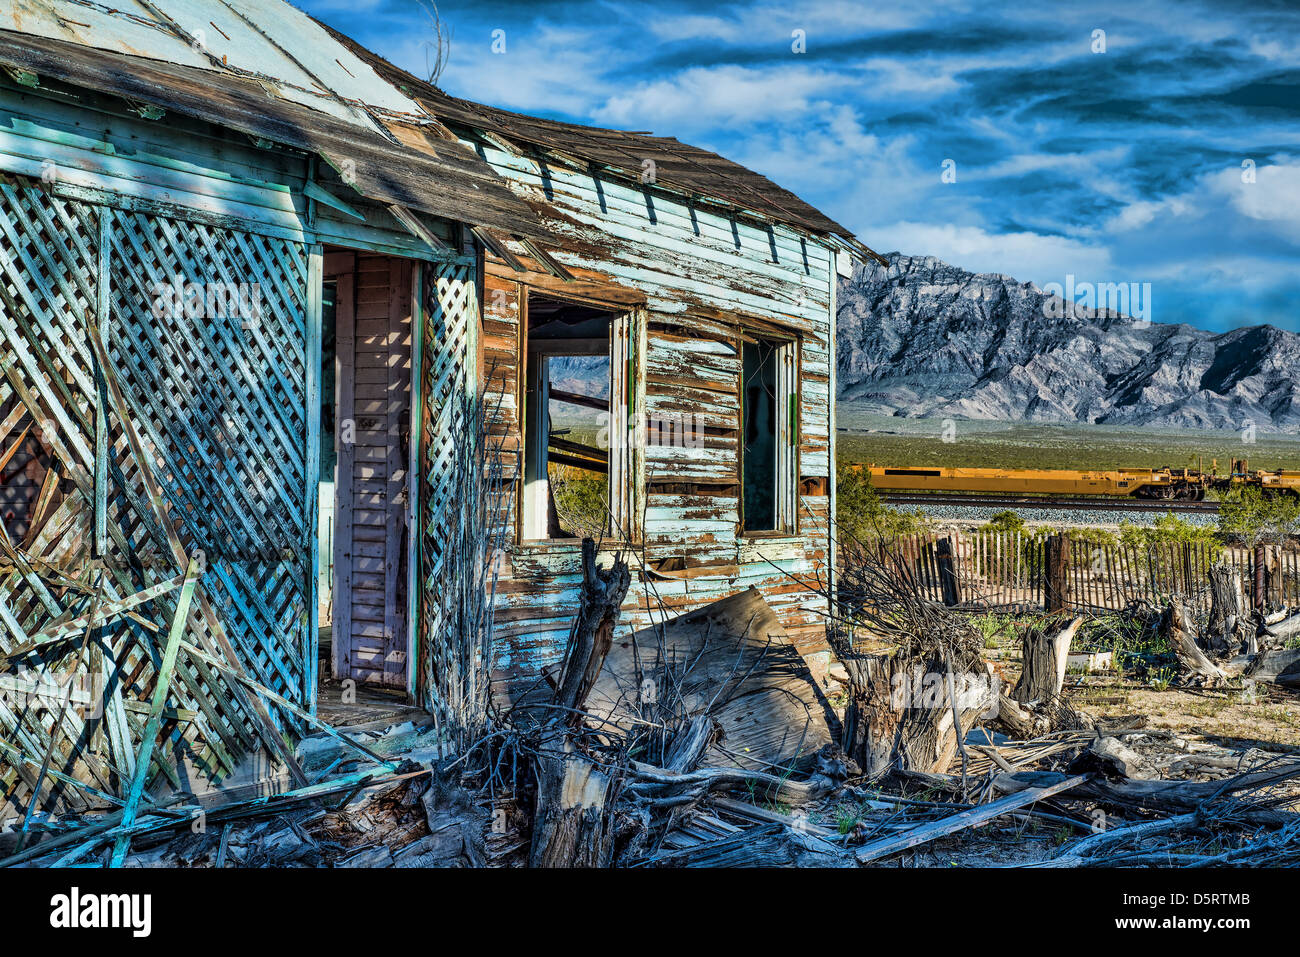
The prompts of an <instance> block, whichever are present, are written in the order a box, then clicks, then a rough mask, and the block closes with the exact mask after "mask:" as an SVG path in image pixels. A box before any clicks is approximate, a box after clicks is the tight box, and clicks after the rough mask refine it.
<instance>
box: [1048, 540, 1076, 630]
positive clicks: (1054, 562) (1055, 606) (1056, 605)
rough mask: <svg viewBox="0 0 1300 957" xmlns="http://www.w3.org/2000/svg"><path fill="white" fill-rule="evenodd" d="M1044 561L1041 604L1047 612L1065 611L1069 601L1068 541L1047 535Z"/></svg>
mask: <svg viewBox="0 0 1300 957" xmlns="http://www.w3.org/2000/svg"><path fill="white" fill-rule="evenodd" d="M1046 559H1047V575H1046V577H1045V581H1044V595H1043V604H1044V605H1045V606H1046V608H1047V611H1049V612H1054V611H1065V608H1066V605H1068V604H1069V601H1070V539H1069V538H1068V537H1066V536H1065V535H1049V536H1048V537H1047V555H1046Z"/></svg>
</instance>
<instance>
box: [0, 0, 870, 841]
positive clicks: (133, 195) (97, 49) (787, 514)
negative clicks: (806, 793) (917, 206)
mask: <svg viewBox="0 0 1300 957" xmlns="http://www.w3.org/2000/svg"><path fill="white" fill-rule="evenodd" d="M0 67H2V68H3V69H2V71H0V103H2V104H3V106H2V109H0V342H2V343H3V350H2V351H0V476H2V478H3V484H2V486H0V508H2V509H3V514H2V516H0V517H2V518H3V521H2V522H0V530H3V534H0V662H3V665H0V800H2V803H0V820H3V819H4V818H5V817H6V816H12V815H19V816H24V815H25V816H27V817H29V818H30V816H31V814H32V813H34V812H35V811H39V810H52V809H53V810H60V809H71V810H78V809H82V808H85V807H87V806H111V805H113V804H127V805H130V804H131V803H133V802H136V801H138V800H139V798H140V790H141V788H143V787H144V786H145V784H146V783H147V784H148V786H149V788H150V789H151V790H159V789H164V788H165V787H166V786H168V785H169V786H170V787H171V788H172V789H175V790H190V789H197V788H200V787H208V786H211V785H212V784H214V783H219V782H224V781H229V780H231V779H233V778H234V777H236V776H237V775H238V774H240V773H243V772H242V770H241V769H242V765H243V763H244V760H245V756H246V755H250V754H251V755H263V756H265V755H269V756H270V757H271V759H272V761H273V762H279V763H282V764H283V765H284V766H285V767H287V768H288V769H289V773H290V774H291V775H292V776H293V777H294V779H295V780H297V781H298V783H302V782H303V780H304V779H303V777H302V774H301V771H300V770H298V769H297V767H296V764H295V763H294V760H293V758H292V756H291V754H290V748H291V745H290V744H289V743H287V740H286V733H287V736H288V739H289V740H291V739H292V738H293V737H294V736H297V735H300V734H302V733H305V732H306V731H307V730H308V729H309V728H311V727H313V726H319V725H320V721H319V719H318V718H316V717H315V715H316V714H317V713H318V703H319V701H321V700H323V695H324V694H326V691H325V689H326V687H327V686H328V687H329V688H331V689H334V693H335V694H337V689H338V687H339V683H340V682H356V683H358V684H362V685H367V684H370V685H377V686H381V687H390V688H393V689H396V691H397V693H399V694H403V693H404V694H405V695H406V696H407V697H408V698H409V700H411V701H412V702H414V703H416V704H418V705H419V706H421V707H423V708H426V709H428V710H430V711H432V712H433V713H434V714H435V716H436V717H437V719H438V720H439V721H440V722H442V723H443V724H444V726H446V727H448V728H449V729H450V728H454V727H456V726H457V725H458V724H459V723H462V722H463V721H464V720H465V719H466V718H468V717H470V716H473V715H479V714H481V713H482V711H483V708H484V707H485V705H486V701H487V697H488V694H489V691H490V688H495V690H496V691H497V692H498V693H499V694H500V695H501V696H503V697H509V696H510V695H511V694H513V693H514V692H515V691H516V690H517V689H518V688H520V687H522V686H523V685H524V684H525V683H527V682H532V681H536V680H537V677H538V674H539V672H540V670H541V669H542V668H543V667H544V666H545V665H546V664H548V663H550V662H553V661H554V660H556V659H558V658H559V656H560V655H561V653H562V651H563V646H564V640H565V637H566V636H567V633H568V628H569V622H570V620H571V618H572V614H573V611H574V608H575V602H576V583H577V581H578V578H579V574H580V551H579V544H578V543H579V540H580V537H581V536H582V535H592V536H594V537H596V538H598V539H601V540H602V543H603V549H604V553H605V554H606V555H609V554H612V553H613V552H614V551H615V550H618V549H622V550H624V551H626V552H628V553H629V554H631V555H633V556H635V562H636V565H635V578H634V586H633V589H632V591H631V592H630V593H629V598H628V607H627V609H626V616H625V617H626V621H627V623H628V625H629V627H636V626H641V625H645V624H647V623H652V622H655V621H662V620H664V619H666V618H669V617H672V616H673V615H676V614H679V613H681V612H682V611H685V610H688V609H693V608H697V607H699V606H701V605H704V604H707V603H709V602H711V601H713V600H715V599H717V598H719V597H722V596H725V595H728V594H733V593H736V592H738V591H742V590H744V589H747V588H749V587H755V588H757V589H759V590H760V591H761V592H762V594H763V595H764V596H765V597H766V598H767V599H768V601H769V602H770V603H771V604H772V606H773V607H774V609H775V610H776V611H777V613H778V615H779V618H780V621H781V623H782V626H783V627H784V628H785V629H786V630H787V631H788V632H789V633H790V634H791V635H792V637H794V638H795V639H796V642H797V644H798V646H799V648H800V650H801V651H803V652H805V654H807V655H812V656H815V655H817V654H818V653H819V652H820V651H821V649H822V647H823V646H822V645H821V644H820V642H821V633H822V623H821V619H820V617H819V614H818V612H819V611H820V610H821V609H820V608H819V606H818V600H817V599H816V598H815V596H814V595H813V594H812V593H811V592H810V591H809V590H808V589H807V587H806V586H805V585H804V584H802V583H801V579H804V580H806V579H807V578H808V577H810V576H820V577H821V578H822V579H826V578H827V577H829V576H830V575H831V574H832V569H833V562H832V560H831V558H832V550H833V543H832V539H831V534H830V525H829V522H828V516H829V515H830V514H831V510H832V509H833V503H834V470H833V466H832V463H833V461H834V437H835V430H834V423H833V418H832V416H833V404H832V401H831V397H832V396H833V395H834V362H833V356H834V349H835V345H834V315H835V281H836V275H837V269H842V268H844V267H845V265H846V257H848V256H853V255H874V254H873V253H871V252H870V250H868V249H866V247H864V246H861V244H859V243H857V242H856V240H854V239H853V238H852V236H851V235H850V234H849V233H848V231H847V230H845V229H843V228H842V227H840V226H838V225H836V224H835V223H833V222H831V221H830V220H828V219H826V218H825V217H824V216H822V215H821V214H820V213H818V212H816V211H815V210H813V209H812V208H811V207H809V206H807V205H806V204H804V203H803V202H801V201H800V200H798V199H797V198H796V197H794V196H793V195H791V194H789V193H787V192H785V191H783V190H781V189H779V188H778V187H776V186H775V185H773V184H772V183H770V182H769V181H767V180H766V179H764V178H763V177H761V176H758V175H757V174H755V173H752V172H750V171H748V170H745V169H744V168H742V167H740V166H737V165H736V164H733V163H730V162H728V161H726V160H724V159H722V158H721V157H718V156H716V155H714V154H711V153H707V152H704V151H702V150H697V149H693V148H691V147H688V146H685V145H683V144H681V143H678V142H677V141H675V140H672V139H664V138H659V137H653V136H648V135H642V134H632V133H620V132H614V131H606V130H595V129H587V128H583V127H578V126H572V125H567V124H562V123H555V122H550V121H544V120H537V119H533V118H530V117H525V116H520V115H517V114H511V113H506V112H503V111H500V110H495V109H492V108H489V107H484V106H480V105H477V104H474V103H470V102H467V101H463V100H458V99H455V98H452V97H449V96H447V95H445V94H443V93H442V92H441V91H439V90H437V89H436V88H434V87H432V86H430V85H428V84H426V83H423V82H422V81H420V80H418V79H416V78H415V77H412V76H410V75H408V74H405V73H403V72H401V71H399V70H397V69H396V68H394V67H392V66H391V65H389V64H387V63H386V62H384V61H382V60H380V59H379V58H377V57H375V56H374V55H373V54H371V53H369V52H368V51H365V50H364V49H362V48H360V47H358V46H357V45H356V44H354V43H352V42H351V41H350V40H348V39H347V38H345V37H342V36H340V35H338V34H336V33H334V32H332V31H330V30H328V29H327V28H325V27H323V26H322V25H320V24H318V23H316V22H315V21H313V20H311V19H310V18H308V17H307V16H306V15H304V14H302V13H301V12H299V11H297V10H296V9H294V8H292V7H291V6H289V5H287V4H284V3H281V2H279V0H243V2H241V3H240V4H238V6H237V7H236V6H235V5H232V4H226V3H221V2H217V0H151V2H150V3H148V4H144V3H139V4H131V5H130V9H120V8H119V9H111V8H101V7H98V6H93V5H86V4H84V3H76V2H74V0H30V2H26V3H24V4H23V5H22V7H21V10H20V11H14V12H12V13H11V14H6V15H3V16H0ZM323 634H324V635H327V636H328V642H327V643H328V645H329V648H330V650H329V653H328V654H324V653H323V652H322V644H323V642H322V635H323ZM318 662H321V663H323V667H322V665H318ZM155 741H156V742H157V746H156V747H155ZM164 782H165V783H164ZM128 794H130V795H132V796H128ZM105 802H107V805H105Z"/></svg>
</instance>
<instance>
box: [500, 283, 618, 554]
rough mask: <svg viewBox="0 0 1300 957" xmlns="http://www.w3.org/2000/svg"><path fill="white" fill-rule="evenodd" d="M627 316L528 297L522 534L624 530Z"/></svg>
mask: <svg viewBox="0 0 1300 957" xmlns="http://www.w3.org/2000/svg"><path fill="white" fill-rule="evenodd" d="M626 318H627V317H625V316H621V315H618V314H616V313H613V312H610V311H608V310H604V309H600V308H598V307H595V306H590V305H582V304H577V303H570V302H564V301H561V300H555V299H547V298H545V297H541V296H533V295H530V296H529V298H528V330H527V367H526V368H527V373H526V379H525V386H524V390H525V396H524V405H525V421H524V485H523V509H522V523H521V526H522V527H521V536H522V538H523V539H531V540H539V539H580V538H585V537H588V536H590V537H592V538H595V539H597V540H599V539H601V538H610V537H622V536H623V534H624V532H625V529H626V519H625V518H624V517H623V512H624V509H623V507H622V503H623V502H624V501H625V500H626V497H627V496H626V492H625V487H626V478H627V468H626V464H625V463H626V461H627V456H626V451H625V448H626V441H625V436H626V428H625V423H626V419H627V414H626V403H625V398H624V397H625V393H626V381H627V370H626V362H620V361H619V357H620V356H626V355H627V348H626V336H627V328H628V323H627V321H626Z"/></svg>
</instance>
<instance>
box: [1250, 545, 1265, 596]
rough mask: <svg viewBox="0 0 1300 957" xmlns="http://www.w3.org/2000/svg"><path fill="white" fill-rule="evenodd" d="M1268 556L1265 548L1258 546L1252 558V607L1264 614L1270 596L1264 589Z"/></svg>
mask: <svg viewBox="0 0 1300 957" xmlns="http://www.w3.org/2000/svg"><path fill="white" fill-rule="evenodd" d="M1267 559H1268V556H1267V555H1266V554H1265V551H1264V546H1263V545H1262V544H1261V545H1256V546H1255V551H1254V554H1253V555H1252V556H1251V572H1252V576H1253V580H1252V583H1251V584H1252V586H1253V587H1252V588H1251V589H1250V607H1251V608H1253V609H1254V610H1256V611H1259V612H1262V611H1263V610H1264V606H1265V605H1267V604H1268V596H1267V595H1266V594H1265V588H1264V582H1265V578H1264V566H1265V565H1266V564H1267V563H1268V561H1267Z"/></svg>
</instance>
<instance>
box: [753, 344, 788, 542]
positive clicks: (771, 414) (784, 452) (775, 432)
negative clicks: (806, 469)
mask: <svg viewBox="0 0 1300 957" xmlns="http://www.w3.org/2000/svg"><path fill="white" fill-rule="evenodd" d="M740 353H741V388H740V412H741V435H742V438H743V441H742V443H741V453H740V484H741V501H740V516H741V523H740V526H741V532H742V533H743V534H746V535H749V534H755V533H757V534H762V533H784V534H793V533H794V532H795V531H796V527H797V521H796V513H797V508H798V489H797V478H798V468H799V465H798V459H799V389H798V382H799V362H798V354H799V352H798V343H797V342H796V341H794V340H775V339H767V338H763V337H759V336H754V335H749V334H745V335H742V337H741V344H740Z"/></svg>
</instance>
